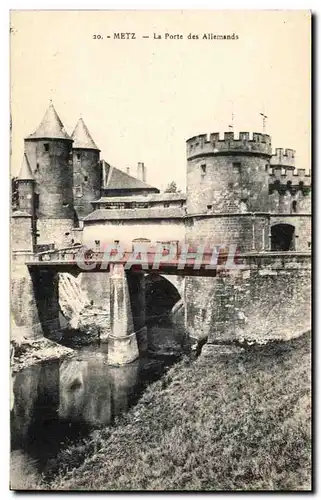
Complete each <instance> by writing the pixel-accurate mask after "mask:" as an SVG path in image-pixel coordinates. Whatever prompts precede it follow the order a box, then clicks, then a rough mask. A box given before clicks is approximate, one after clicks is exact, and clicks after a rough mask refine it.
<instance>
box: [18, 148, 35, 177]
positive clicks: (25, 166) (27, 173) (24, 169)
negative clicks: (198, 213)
mask: <svg viewBox="0 0 321 500" xmlns="http://www.w3.org/2000/svg"><path fill="white" fill-rule="evenodd" d="M34 180H35V179H34V176H33V175H32V171H31V168H30V163H29V161H28V158H27V155H26V153H25V154H24V155H23V160H22V165H21V169H20V172H19V175H18V181H34Z"/></svg>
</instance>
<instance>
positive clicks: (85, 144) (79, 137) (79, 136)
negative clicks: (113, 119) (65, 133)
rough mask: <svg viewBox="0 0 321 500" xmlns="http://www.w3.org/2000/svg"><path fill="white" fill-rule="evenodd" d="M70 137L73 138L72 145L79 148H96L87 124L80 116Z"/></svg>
mask: <svg viewBox="0 0 321 500" xmlns="http://www.w3.org/2000/svg"><path fill="white" fill-rule="evenodd" d="M71 138H72V139H73V140H74V143H73V145H72V147H73V148H74V149H75V148H80V149H97V150H98V151H99V148H97V146H96V144H95V142H94V140H93V138H92V137H91V135H90V133H89V130H88V128H87V125H86V124H85V122H84V120H83V119H82V118H79V120H78V122H77V125H76V127H75V130H74V131H73V133H72V135H71Z"/></svg>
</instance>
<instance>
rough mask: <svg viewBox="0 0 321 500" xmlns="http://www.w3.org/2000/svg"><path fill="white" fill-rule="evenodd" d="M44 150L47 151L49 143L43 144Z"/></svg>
mask: <svg viewBox="0 0 321 500" xmlns="http://www.w3.org/2000/svg"><path fill="white" fill-rule="evenodd" d="M44 148H45V151H47V152H48V151H49V144H44Z"/></svg>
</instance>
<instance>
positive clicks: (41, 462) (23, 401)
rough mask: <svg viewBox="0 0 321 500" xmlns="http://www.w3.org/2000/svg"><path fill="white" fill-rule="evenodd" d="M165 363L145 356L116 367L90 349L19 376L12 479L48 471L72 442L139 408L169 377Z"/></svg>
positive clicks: (13, 419) (13, 420)
mask: <svg viewBox="0 0 321 500" xmlns="http://www.w3.org/2000/svg"><path fill="white" fill-rule="evenodd" d="M166 364H168V363H166ZM166 364H165V363H164V362H163V361H160V360H151V359H148V358H146V359H139V360H137V361H135V362H133V363H130V364H128V365H125V366H121V367H111V366H109V365H108V364H107V354H106V353H104V352H103V351H102V350H101V348H99V347H87V348H84V349H82V350H80V351H78V352H77V353H75V355H74V356H73V357H72V358H66V359H64V360H62V361H53V362H50V363H48V362H46V363H39V364H37V365H35V366H32V367H29V368H26V369H25V370H23V371H21V372H19V373H17V375H16V377H15V380H14V386H13V391H14V406H13V409H12V412H11V449H12V465H11V471H12V473H11V480H12V481H14V478H13V476H12V474H13V472H14V470H16V471H17V470H18V469H19V470H21V469H26V470H28V469H30V468H31V469H33V470H34V465H32V467H31V465H30V464H34V463H36V464H37V472H38V473H39V472H41V471H43V470H44V469H45V467H46V464H47V462H48V460H50V458H53V457H55V456H56V455H57V453H58V452H59V450H61V449H62V448H63V447H64V446H66V445H67V444H68V443H70V442H75V441H77V440H78V439H79V438H81V437H84V436H86V435H87V434H88V433H89V432H90V431H91V430H92V429H94V428H98V427H101V426H105V425H108V424H112V422H113V420H114V418H115V417H116V416H117V415H119V414H121V413H122V412H124V411H126V410H128V408H129V407H130V406H132V405H133V404H135V402H136V401H137V400H138V398H139V396H140V394H141V393H142V391H143V389H144V387H146V385H147V384H148V383H150V382H151V381H152V380H154V379H157V378H158V377H159V376H161V375H162V373H164V370H165V368H166ZM28 460H29V462H28ZM22 463H23V464H24V465H21V464H22ZM26 463H27V467H26ZM20 481H21V478H20ZM12 487H13V488H15V484H13V483H12Z"/></svg>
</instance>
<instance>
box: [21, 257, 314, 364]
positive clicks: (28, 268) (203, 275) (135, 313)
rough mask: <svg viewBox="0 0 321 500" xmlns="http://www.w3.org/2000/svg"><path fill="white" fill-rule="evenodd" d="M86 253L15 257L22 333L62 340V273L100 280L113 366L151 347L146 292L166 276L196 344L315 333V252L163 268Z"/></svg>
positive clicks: (175, 261) (172, 262)
mask: <svg viewBox="0 0 321 500" xmlns="http://www.w3.org/2000/svg"><path fill="white" fill-rule="evenodd" d="M81 251H82V249H81V248H76V249H75V248H68V249H62V250H59V251H49V252H42V253H39V254H33V253H25V252H13V262H12V314H13V318H12V321H13V324H14V328H15V329H16V330H17V331H18V332H20V333H21V335H24V336H31V337H36V336H39V335H45V336H47V337H49V338H52V339H54V340H59V337H60V335H61V333H60V332H61V326H60V322H59V302H58V300H59V286H58V283H59V275H60V274H61V273H70V274H72V275H73V276H78V275H79V274H80V273H81V274H82V275H83V276H85V275H89V276H94V275H95V276H96V278H95V279H96V280H98V281H96V282H95V283H96V285H95V286H96V288H97V285H98V288H99V287H100V288H99V291H98V292H97V293H100V294H101V295H102V296H103V297H104V298H105V299H106V304H108V307H109V311H108V314H109V316H110V325H109V327H108V331H109V332H111V333H108V352H109V361H110V363H111V364H124V363H129V362H131V361H133V360H134V359H136V358H137V357H138V356H139V355H140V354H142V353H144V352H145V351H146V350H147V328H146V324H147V315H146V310H147V311H148V307H152V306H153V303H152V302H151V303H149V305H148V304H146V287H147V286H153V280H157V279H164V277H165V278H166V280H168V281H167V283H168V282H170V283H171V285H170V286H172V287H173V296H175V290H176V293H177V295H176V297H175V302H177V300H181V301H182V303H183V305H184V308H185V313H184V321H185V331H186V332H187V334H188V335H189V336H190V337H191V339H192V340H195V341H199V340H202V339H205V338H206V339H208V343H209V344H211V345H215V344H221V343H231V341H235V340H237V341H239V340H248V341H252V340H256V341H257V340H261V341H265V340H266V339H270V338H285V337H286V336H288V335H290V336H295V335H298V334H300V333H302V332H303V331H306V330H307V329H309V325H310V319H309V309H310V266H311V255H310V253H304V252H260V253H257V252H252V253H247V254H243V255H239V256H238V261H237V265H236V266H234V267H232V268H230V269H229V268H226V266H225V264H226V261H225V262H219V261H218V262H217V263H216V265H210V263H211V256H210V255H205V256H204V257H203V260H202V261H201V262H198V263H197V265H195V261H193V259H190V260H189V259H187V260H186V262H185V265H184V266H181V265H179V258H178V257H177V256H175V257H174V258H168V259H164V261H163V262H161V264H160V265H159V267H158V269H155V266H154V264H153V263H154V259H155V254H154V255H153V254H152V253H149V254H148V255H147V259H145V261H144V262H142V263H141V264H139V263H137V262H135V263H134V264H133V265H132V266H130V268H126V262H128V258H127V257H128V256H126V255H125V256H124V257H123V258H122V259H114V260H113V259H111V260H110V261H109V262H105V261H104V260H103V254H102V253H101V252H91V254H90V256H88V255H87V256H86V258H85V259H83V260H82V261H79V256H80V255H81ZM79 262H81V265H79ZM127 267H128V266H127ZM195 289H198V290H199V289H204V294H198V297H199V296H203V300H202V302H201V303H196V302H195V300H194V297H193V290H195ZM107 296H108V297H107ZM175 302H174V304H175ZM172 305H173V304H172ZM103 336H104V335H103ZM106 336H107V333H106Z"/></svg>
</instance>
